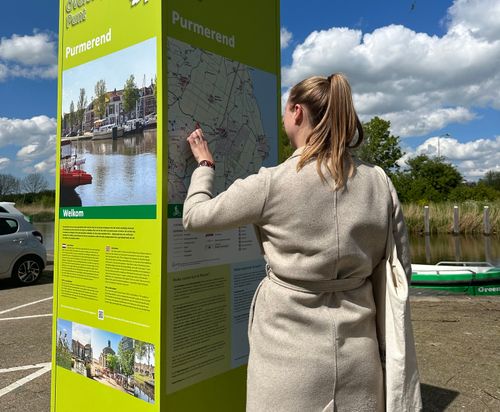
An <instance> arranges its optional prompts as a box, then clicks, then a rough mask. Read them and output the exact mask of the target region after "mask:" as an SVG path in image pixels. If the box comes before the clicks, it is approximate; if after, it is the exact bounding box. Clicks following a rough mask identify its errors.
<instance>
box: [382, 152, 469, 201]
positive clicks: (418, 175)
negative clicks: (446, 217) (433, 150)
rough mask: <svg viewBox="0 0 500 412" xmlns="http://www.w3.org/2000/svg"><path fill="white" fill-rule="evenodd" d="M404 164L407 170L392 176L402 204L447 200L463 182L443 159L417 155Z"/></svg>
mask: <svg viewBox="0 0 500 412" xmlns="http://www.w3.org/2000/svg"><path fill="white" fill-rule="evenodd" d="M406 163H407V165H408V169H407V170H405V171H403V172H399V173H395V174H394V175H393V176H392V181H393V183H394V186H395V187H396V190H397V192H398V195H399V197H400V199H401V201H403V202H407V201H423V202H428V201H433V202H439V201H443V200H447V199H448V196H449V194H450V193H451V192H452V190H453V189H455V188H456V187H457V186H459V185H460V184H461V183H462V181H463V177H462V175H461V174H460V172H459V171H458V170H457V169H456V168H455V166H453V165H451V164H449V163H446V162H445V161H444V158H443V157H433V158H430V157H429V156H427V155H419V156H415V157H412V158H410V159H408V160H407V161H406Z"/></svg>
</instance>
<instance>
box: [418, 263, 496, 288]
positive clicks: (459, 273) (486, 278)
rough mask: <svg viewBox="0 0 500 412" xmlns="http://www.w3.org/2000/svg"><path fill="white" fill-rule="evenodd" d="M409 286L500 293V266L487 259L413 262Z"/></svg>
mask: <svg viewBox="0 0 500 412" xmlns="http://www.w3.org/2000/svg"><path fill="white" fill-rule="evenodd" d="M411 286H412V287H413V288H421V289H436V290H444V291H447V292H452V293H462V294H463V293H465V294H468V295H500V267H495V266H493V265H491V264H490V263H487V262H439V263H437V264H435V265H419V264H416V265H412V277H411Z"/></svg>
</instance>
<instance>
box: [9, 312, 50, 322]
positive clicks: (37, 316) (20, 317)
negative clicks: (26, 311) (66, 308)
mask: <svg viewBox="0 0 500 412" xmlns="http://www.w3.org/2000/svg"><path fill="white" fill-rule="evenodd" d="M48 316H52V313H44V314H43V315H29V316H16V317H14V318H0V322H1V321H2V320H16V319H31V318H46V317H48Z"/></svg>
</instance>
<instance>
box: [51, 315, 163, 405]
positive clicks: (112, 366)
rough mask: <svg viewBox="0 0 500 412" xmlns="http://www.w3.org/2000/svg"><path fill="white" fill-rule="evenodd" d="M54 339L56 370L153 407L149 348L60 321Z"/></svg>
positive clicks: (152, 364) (152, 360) (151, 350)
mask: <svg viewBox="0 0 500 412" xmlns="http://www.w3.org/2000/svg"><path fill="white" fill-rule="evenodd" d="M56 336H57V344H56V345H57V346H56V364H57V366H60V367H62V368H64V369H68V370H70V371H72V372H75V373H77V374H79V375H82V376H84V377H86V378H90V379H92V380H94V381H96V382H99V383H101V384H103V385H106V386H108V387H110V388H113V389H116V390H119V391H121V392H124V393H127V394H129V395H131V396H134V397H136V398H139V399H142V400H143V401H146V402H149V403H154V400H155V394H154V389H155V347H154V345H153V344H151V343H148V342H143V341H140V340H136V339H133V338H130V337H127V336H121V335H118V334H115V333H112V332H109V331H104V330H101V329H96V328H91V327H89V326H85V325H81V324H78V323H75V322H69V321H66V320H63V319H58V320H57V335H56Z"/></svg>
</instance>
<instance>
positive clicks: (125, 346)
mask: <svg viewBox="0 0 500 412" xmlns="http://www.w3.org/2000/svg"><path fill="white" fill-rule="evenodd" d="M129 339H130V338H122V339H121V340H120V342H119V343H118V359H119V361H120V369H121V372H122V373H123V374H124V375H126V376H130V375H133V374H134V360H135V351H134V348H133V347H132V346H131V345H130V342H129V341H128V340H129Z"/></svg>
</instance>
